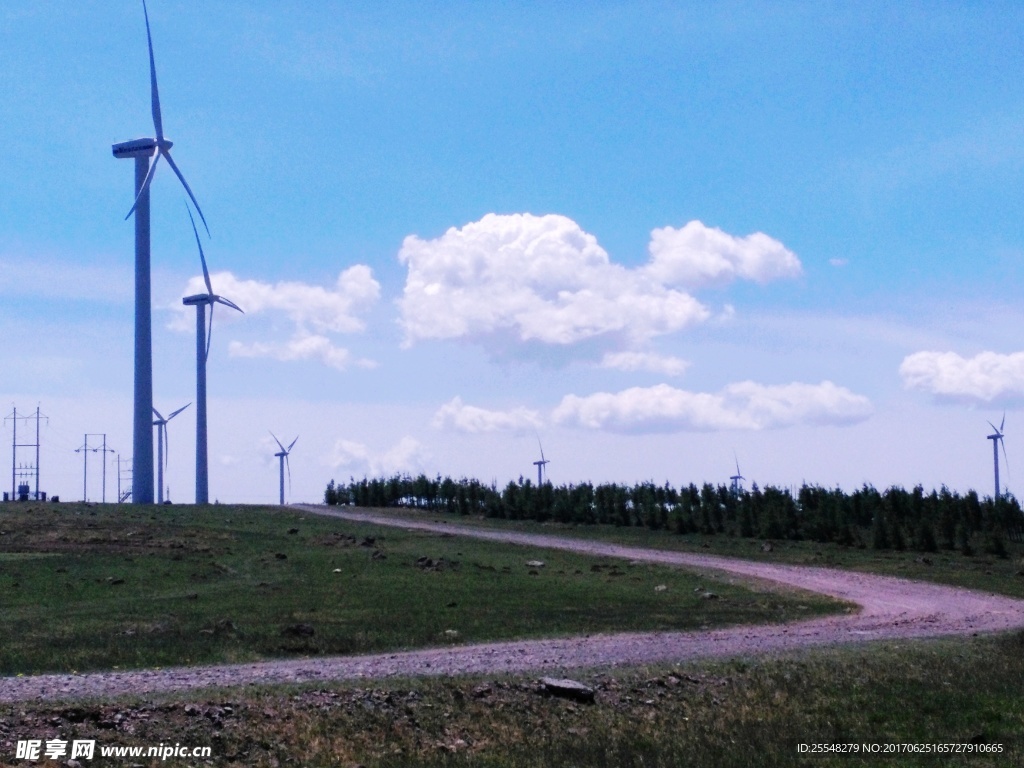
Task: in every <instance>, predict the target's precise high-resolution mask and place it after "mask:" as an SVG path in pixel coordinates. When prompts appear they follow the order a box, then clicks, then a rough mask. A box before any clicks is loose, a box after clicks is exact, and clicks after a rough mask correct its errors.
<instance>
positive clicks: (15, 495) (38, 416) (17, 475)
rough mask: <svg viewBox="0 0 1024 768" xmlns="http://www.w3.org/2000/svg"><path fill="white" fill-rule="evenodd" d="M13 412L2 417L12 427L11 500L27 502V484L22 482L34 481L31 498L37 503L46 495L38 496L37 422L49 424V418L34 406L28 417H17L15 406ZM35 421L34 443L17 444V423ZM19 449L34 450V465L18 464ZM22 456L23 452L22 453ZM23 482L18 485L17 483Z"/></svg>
mask: <svg viewBox="0 0 1024 768" xmlns="http://www.w3.org/2000/svg"><path fill="white" fill-rule="evenodd" d="M12 408H13V410H12V412H11V415H10V416H6V417H4V423H5V424H6V423H7V422H8V421H10V422H11V424H12V426H13V430H12V436H11V498H12V499H22V500H24V501H27V500H28V496H29V484H28V483H27V482H24V481H26V480H34V481H35V491H34V492H33V498H34V499H35V500H36V501H39V500H40V499H41V498H45V496H46V494H42V495H40V492H39V422H40V420H42V419H45V420H46V423H47V424H49V423H50V417H49V416H45V415H43V414H42V413H40V411H39V406H38V405H37V406H36V412H35V413H34V414H31V415H29V416H19V415H18V409H17V407H16V406H12ZM32 419H35V422H36V441H35V442H34V443H19V442H18V422H19V421H24V422H26V423H27V422H29V421H31V420H32ZM19 448H34V449H35V464H25V463H24V462H23V463H22V464H20V465H19V464H18V449H19ZM22 453H23V454H24V451H22ZM19 479H20V480H22V481H23V482H21V483H19V482H18V481H19Z"/></svg>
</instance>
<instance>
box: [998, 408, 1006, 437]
mask: <svg viewBox="0 0 1024 768" xmlns="http://www.w3.org/2000/svg"><path fill="white" fill-rule="evenodd" d="M1005 426H1006V411H1003V420H1002V421H1000V422H999V431H1000V432H1002V431H1003V427H1005Z"/></svg>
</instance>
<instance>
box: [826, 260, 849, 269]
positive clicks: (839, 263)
mask: <svg viewBox="0 0 1024 768" xmlns="http://www.w3.org/2000/svg"><path fill="white" fill-rule="evenodd" d="M828 263H829V264H831V265H832V266H833V267H836V268H837V269H838V268H839V267H845V266H846V265H847V264H849V263H850V260H849V259H829V260H828Z"/></svg>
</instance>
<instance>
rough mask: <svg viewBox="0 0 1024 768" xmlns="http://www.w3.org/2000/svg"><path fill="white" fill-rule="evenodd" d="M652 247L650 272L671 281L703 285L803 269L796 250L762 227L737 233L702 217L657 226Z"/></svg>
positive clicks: (792, 274) (660, 279)
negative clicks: (749, 232) (676, 224)
mask: <svg viewBox="0 0 1024 768" xmlns="http://www.w3.org/2000/svg"><path fill="white" fill-rule="evenodd" d="M648 250H649V252H650V254H651V261H650V263H649V264H648V265H647V266H646V267H645V268H644V270H645V272H646V273H647V274H649V275H651V276H652V277H653V278H654V279H655V280H657V281H658V282H659V283H663V284H666V285H679V286H685V287H687V288H699V287H702V286H705V285H722V284H724V283H728V282H731V281H733V280H736V279H737V278H739V279H743V280H753V281H755V282H758V283H767V282H769V281H770V280H777V279H779V278H783V277H796V276H798V275H799V274H800V272H801V267H800V260H799V259H798V258H797V257H796V254H794V253H793V252H792V251H790V250H789V249H788V248H786V247H785V246H784V245H783V244H782V243H780V242H779V241H778V240H775V239H773V238H771V237H769V236H768V235H766V234H764V233H763V232H755V233H754V234H752V235H747V236H746V237H736V236H734V235H730V234H728V233H726V232H723V231H722V230H720V229H718V228H716V227H708V226H705V225H704V224H702V223H701V222H699V221H691V222H690V223H688V224H686V225H685V226H684V227H682V228H681V229H675V228H673V227H662V228H661V229H655V230H654V231H652V232H651V242H650V245H649V246H648Z"/></svg>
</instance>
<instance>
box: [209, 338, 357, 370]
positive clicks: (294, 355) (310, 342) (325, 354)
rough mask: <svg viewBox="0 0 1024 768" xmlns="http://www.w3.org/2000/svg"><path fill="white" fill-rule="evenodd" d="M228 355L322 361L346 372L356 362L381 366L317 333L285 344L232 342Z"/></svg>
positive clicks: (293, 339) (286, 360)
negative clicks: (356, 355)
mask: <svg viewBox="0 0 1024 768" xmlns="http://www.w3.org/2000/svg"><path fill="white" fill-rule="evenodd" d="M228 354H229V355H230V356H231V357H272V358H274V359H275V360H281V361H285V362H288V361H293V360H319V361H320V362H322V363H323V364H324V365H326V366H329V367H331V368H335V369H337V370H339V371H344V370H345V369H347V368H349V367H350V366H352V365H356V366H358V367H360V368H374V367H376V365H377V364H376V363H375V362H374V361H372V360H366V359H358V360H356V359H353V357H352V353H350V352H349V351H348V350H347V349H344V348H342V347H337V346H335V345H334V344H333V343H332V342H331V340H330V339H328V338H327V337H326V336H317V335H308V336H304V335H298V336H295V337H294V338H292V339H291V340H290V341H288V342H286V343H284V344H276V343H266V342H262V341H257V342H254V343H252V344H244V343H242V342H240V341H232V342H231V343H230V344H229V345H228Z"/></svg>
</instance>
